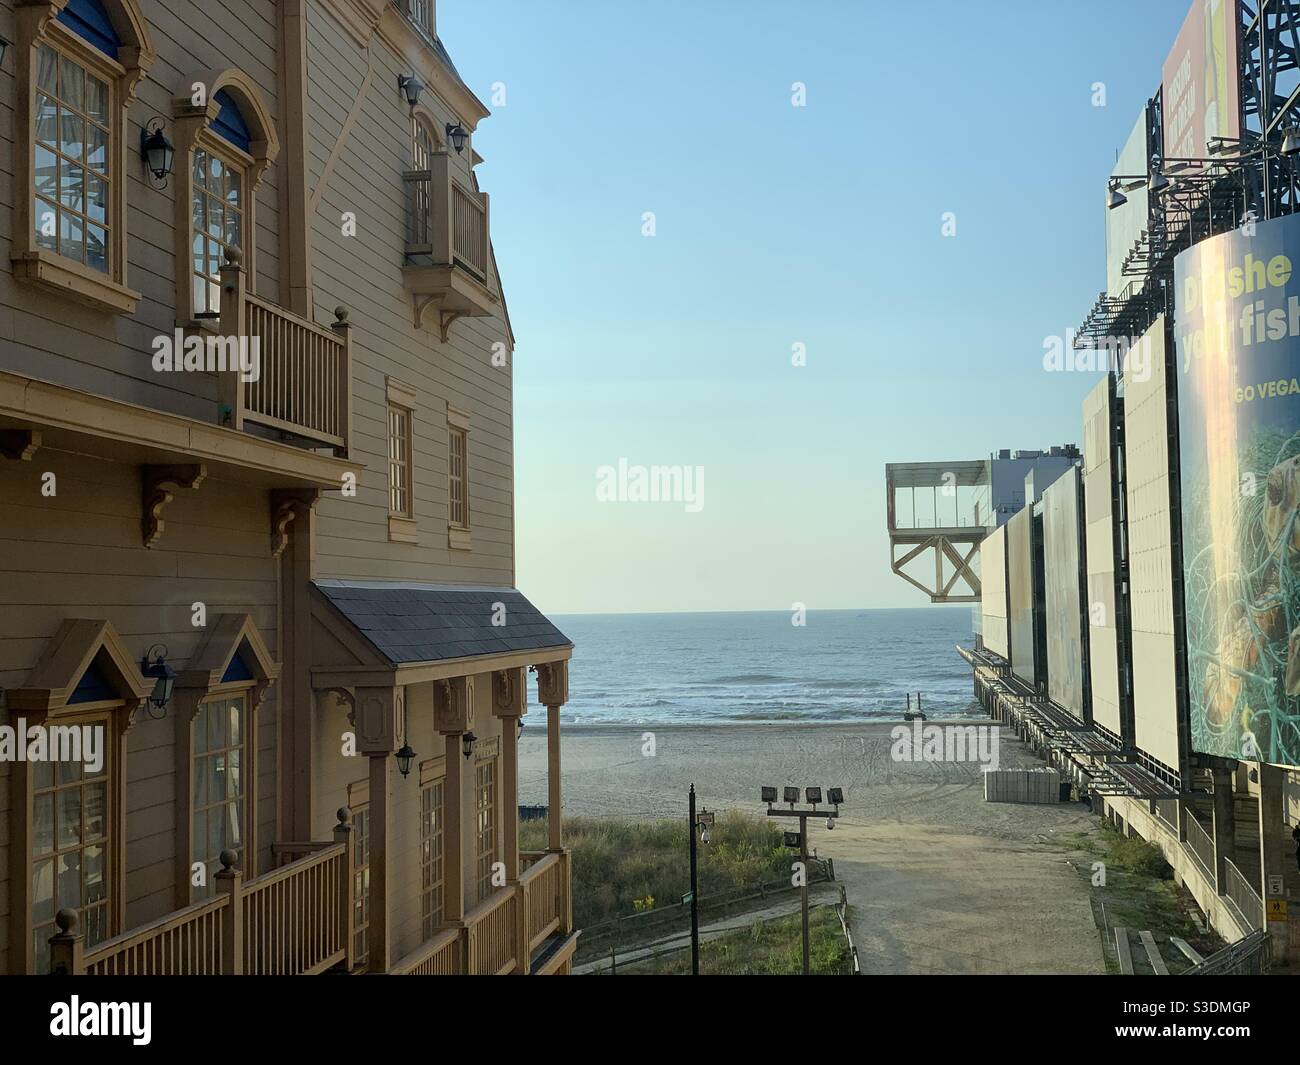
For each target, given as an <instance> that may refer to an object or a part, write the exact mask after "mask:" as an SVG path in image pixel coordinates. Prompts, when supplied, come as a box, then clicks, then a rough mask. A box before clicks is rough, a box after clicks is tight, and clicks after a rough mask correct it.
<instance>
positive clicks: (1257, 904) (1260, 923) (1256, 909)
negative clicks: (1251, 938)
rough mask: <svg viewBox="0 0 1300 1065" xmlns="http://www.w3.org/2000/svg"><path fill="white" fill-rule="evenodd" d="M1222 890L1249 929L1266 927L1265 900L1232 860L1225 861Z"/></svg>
mask: <svg viewBox="0 0 1300 1065" xmlns="http://www.w3.org/2000/svg"><path fill="white" fill-rule="evenodd" d="M1220 889H1221V891H1222V892H1223V894H1224V895H1226V896H1227V898H1228V900H1229V901H1230V902H1231V903H1232V904H1233V905H1234V906H1236V907H1237V910H1238V912H1239V913H1240V914H1241V916H1242V917H1243V918H1245V921H1246V927H1247V928H1250V929H1252V930H1256V929H1260V928H1263V927H1264V900H1263V899H1261V898H1260V895H1259V892H1258V891H1256V890H1255V889H1254V888H1253V887H1251V884H1250V881H1249V880H1247V879H1246V877H1245V876H1243V875H1242V872H1241V870H1240V869H1238V868H1237V867H1236V865H1234V864H1233V861H1232V859H1231V858H1224V859H1223V884H1222V885H1221V886H1220Z"/></svg>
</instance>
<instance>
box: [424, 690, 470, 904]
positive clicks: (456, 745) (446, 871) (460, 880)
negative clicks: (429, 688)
mask: <svg viewBox="0 0 1300 1065" xmlns="http://www.w3.org/2000/svg"><path fill="white" fill-rule="evenodd" d="M472 685H473V680H472V678H470V677H452V678H450V679H448V680H435V681H434V682H433V727H434V728H435V729H437V730H438V732H440V733H441V734H442V737H443V749H444V752H445V761H446V773H447V780H446V783H445V784H444V786H443V797H442V801H443V829H442V833H443V835H442V861H443V878H442V879H443V889H442V891H443V896H442V898H443V918H444V919H445V920H446V921H448V922H450V923H455V922H458V921H463V920H464V919H465V754H464V752H463V750H462V749H461V748H462V744H463V742H464V737H465V733H467V732H469V731H471V730H472V729H473V727H474V699H473V692H472Z"/></svg>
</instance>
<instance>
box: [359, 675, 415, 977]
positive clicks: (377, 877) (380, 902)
mask: <svg viewBox="0 0 1300 1065" xmlns="http://www.w3.org/2000/svg"><path fill="white" fill-rule="evenodd" d="M404 696H405V690H404V689H403V688H400V687H389V686H385V687H382V688H364V687H358V688H357V706H356V715H355V716H356V727H357V750H358V751H359V752H360V753H361V754H364V755H365V756H366V757H367V758H368V759H369V760H370V928H369V932H368V934H367V939H368V942H369V955H370V957H369V960H368V961H367V963H366V967H367V969H368V970H369V971H370V972H372V973H385V972H387V971H388V967H389V965H390V964H391V963H392V960H393V929H392V928H391V926H390V920H389V910H390V902H391V893H390V892H389V868H388V858H389V854H390V853H393V843H394V835H393V823H392V822H393V816H392V811H393V803H392V788H393V767H394V764H395V763H394V760H393V757H392V756H393V754H394V752H396V750H397V747H398V732H399V728H400V724H401V720H402V709H403V699H404Z"/></svg>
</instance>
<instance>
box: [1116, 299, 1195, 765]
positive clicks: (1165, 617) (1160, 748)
mask: <svg viewBox="0 0 1300 1065" xmlns="http://www.w3.org/2000/svg"><path fill="white" fill-rule="evenodd" d="M1169 417H1170V415H1169V393H1168V390H1167V388H1166V374H1165V317H1164V315H1161V316H1160V317H1159V318H1157V319H1156V320H1155V324H1153V325H1152V326H1151V328H1150V329H1148V330H1147V331H1146V332H1145V333H1143V334H1142V337H1141V339H1140V340H1139V341H1138V343H1137V344H1136V345H1135V346H1134V347H1133V349H1132V350H1131V351H1130V352H1129V357H1128V362H1127V368H1126V371H1125V374H1124V486H1125V502H1126V505H1127V508H1128V568H1129V622H1130V624H1129V628H1130V631H1131V636H1132V643H1131V652H1132V677H1133V740H1134V742H1135V743H1136V744H1137V746H1138V748H1139V749H1140V750H1142V751H1145V752H1146V753H1147V754H1148V755H1150V756H1151V757H1152V758H1154V759H1156V761H1158V762H1161V763H1163V764H1164V765H1165V766H1167V767H1168V768H1169V769H1172V770H1174V771H1181V758H1180V755H1181V750H1180V745H1179V740H1178V664H1177V657H1176V649H1175V640H1174V565H1173V524H1172V517H1171V514H1172V511H1171V507H1170V495H1169V429H1170V425H1169Z"/></svg>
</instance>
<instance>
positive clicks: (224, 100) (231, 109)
mask: <svg viewBox="0 0 1300 1065" xmlns="http://www.w3.org/2000/svg"><path fill="white" fill-rule="evenodd" d="M213 99H214V100H216V101H217V103H219V104H220V105H221V111H220V113H219V114H218V115H217V118H216V121H214V122H213V123H212V129H213V131H214V132H216V133H217V135H218V136H220V137H222V138H223V139H225V140H228V141H230V143H231V144H233V145H234V146H235V147H236V148H240V149H242V150H243V151H246V152H247V151H250V150H251V146H252V143H253V134H252V132H251V131H250V130H249V128H248V123H247V122H245V121H244V116H243V115H242V114H240V112H239V105H238V104H237V103H235V99H234V97H233V96H231V95H230V93H228V92H226V90H225V89H222V90H221V91H220V92H218V93H217V95H216V96H214V97H213Z"/></svg>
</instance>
